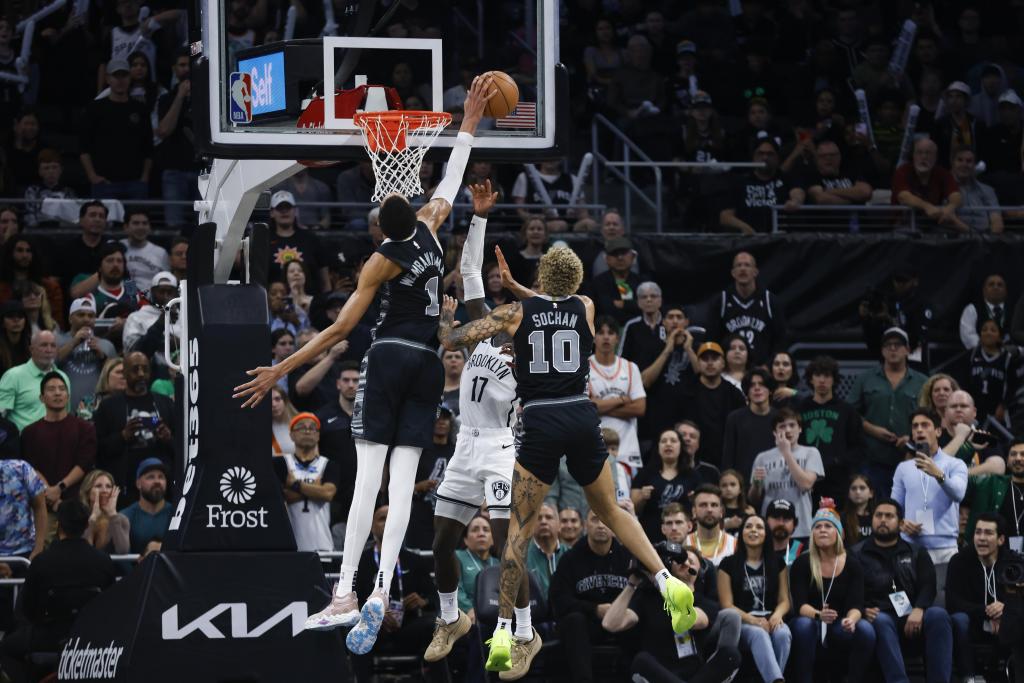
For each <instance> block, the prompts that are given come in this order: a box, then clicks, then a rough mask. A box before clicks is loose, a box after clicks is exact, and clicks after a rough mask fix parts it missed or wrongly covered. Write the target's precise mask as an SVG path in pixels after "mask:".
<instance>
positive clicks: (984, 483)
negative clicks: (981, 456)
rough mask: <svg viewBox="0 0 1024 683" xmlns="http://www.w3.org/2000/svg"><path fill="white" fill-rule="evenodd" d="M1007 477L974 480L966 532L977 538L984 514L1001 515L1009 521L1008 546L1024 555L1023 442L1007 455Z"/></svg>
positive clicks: (967, 534)
mask: <svg viewBox="0 0 1024 683" xmlns="http://www.w3.org/2000/svg"><path fill="white" fill-rule="evenodd" d="M1006 467H1007V469H1008V470H1009V473H1008V474H1006V475H999V474H988V475H983V476H980V477H971V486H970V488H969V489H968V498H967V499H966V500H965V501H964V503H963V505H964V506H965V507H967V508H968V509H969V511H970V514H969V516H968V518H967V527H966V529H965V530H964V535H965V537H966V538H974V524H975V522H976V521H977V519H978V515H980V514H982V513H983V512H998V513H999V514H1000V515H1002V517H1003V519H1004V520H1006V529H1007V531H1006V538H1007V542H1006V545H1007V547H1009V548H1010V550H1015V551H1017V552H1024V440H1022V439H1016V440H1014V441H1013V443H1011V444H1010V450H1009V451H1008V452H1007V453H1006Z"/></svg>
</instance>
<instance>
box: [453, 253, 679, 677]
mask: <svg viewBox="0 0 1024 683" xmlns="http://www.w3.org/2000/svg"><path fill="white" fill-rule="evenodd" d="M499 264H501V265H502V279H503V280H504V281H505V283H506V286H508V287H510V288H512V291H513V292H515V293H516V294H517V295H518V296H520V298H521V299H522V301H520V302H515V303H511V304H506V305H504V306H499V307H498V308H496V309H494V310H493V311H491V313H490V314H489V315H488V316H487V317H486V318H483V319H481V320H475V321H473V322H470V323H468V324H466V325H463V326H461V327H456V326H455V325H454V310H453V309H452V307H450V306H446V307H445V308H444V309H443V311H442V314H441V324H440V328H439V330H438V337H439V338H440V339H441V343H442V344H444V346H445V348H447V349H457V348H462V347H465V346H469V345H471V344H474V343H476V342H479V341H481V340H483V339H488V338H490V337H493V336H494V335H496V334H500V333H503V332H504V333H507V334H510V335H512V337H513V349H514V352H515V367H516V379H517V381H518V395H519V399H520V401H522V405H523V415H522V423H523V425H522V426H523V433H522V438H521V441H520V443H519V449H518V454H517V460H516V464H515V469H514V471H513V474H512V515H511V519H510V522H509V530H508V540H507V542H506V543H505V548H504V551H503V553H502V563H501V583H500V587H501V597H500V601H499V606H498V626H497V628H496V629H495V631H494V636H493V637H492V638H491V640H490V641H489V642H490V653H489V655H488V658H487V664H486V668H487V669H488V670H489V671H508V670H510V669H511V668H513V667H516V662H514V661H512V660H513V654H514V653H518V652H522V651H523V649H522V647H515V645H516V643H515V641H514V640H513V637H512V633H511V626H512V615H513V602H514V600H515V597H516V595H517V593H518V592H519V590H520V585H521V581H522V576H523V572H524V571H525V566H526V549H527V544H528V543H529V541H530V538H532V536H533V533H534V529H535V527H536V525H537V512H538V510H539V509H540V505H541V503H542V502H543V501H544V496H545V495H546V494H547V492H548V489H549V488H550V487H551V483H552V481H554V478H555V476H556V474H557V473H558V464H559V461H560V459H561V457H562V455H563V454H564V455H565V456H566V458H567V461H568V466H569V472H570V473H571V474H572V476H573V478H574V479H576V481H577V482H578V483H579V484H580V485H581V486H583V490H584V492H585V494H586V496H587V503H588V504H589V505H590V508H591V509H592V510H594V512H596V513H597V515H598V516H599V517H600V518H601V520H602V521H603V522H604V523H605V524H607V525H608V527H609V528H611V530H612V531H613V532H614V533H615V535H616V536H618V538H619V540H621V541H622V543H623V544H624V545H625V546H626V548H627V549H628V550H629V551H630V552H631V553H633V555H634V556H635V557H636V558H637V560H639V561H640V562H641V563H642V564H643V566H644V567H646V568H647V570H648V571H650V572H651V573H652V574H653V577H654V580H655V582H656V583H657V585H658V588H659V589H660V590H661V594H662V595H663V596H664V598H665V609H666V611H668V612H669V614H670V615H671V617H672V628H673V630H675V631H676V632H677V633H682V632H684V631H687V630H689V629H690V628H691V627H692V626H693V623H694V621H695V619H696V612H695V611H694V609H693V592H692V591H691V590H690V589H689V588H688V587H687V586H686V585H685V584H684V583H683V582H682V581H680V580H678V579H676V578H675V577H673V576H671V575H670V574H669V572H668V570H667V569H665V565H664V564H663V563H662V561H661V559H660V558H659V557H658V553H657V551H656V550H655V549H654V547H653V546H652V545H651V542H650V541H649V540H648V539H647V537H646V536H645V535H644V531H643V528H642V527H641V526H640V523H639V522H638V521H637V520H636V518H635V517H634V516H633V515H631V514H630V513H628V512H626V511H625V510H623V509H622V508H620V507H619V506H618V504H617V503H616V500H615V492H614V488H613V484H612V475H611V470H610V469H609V467H608V464H607V459H608V453H607V450H606V449H605V445H604V440H603V439H602V438H601V431H600V420H599V419H598V416H597V409H596V408H595V407H594V404H593V403H592V402H591V401H590V399H589V398H588V397H587V395H586V393H585V389H586V384H587V376H588V374H589V370H590V368H589V366H588V364H587V363H586V361H585V359H586V358H587V356H589V355H590V351H591V349H592V348H593V345H594V304H593V302H592V301H591V300H590V299H588V298H587V297H584V296H578V295H576V294H575V293H576V291H577V290H578V289H579V286H580V282H581V281H582V280H583V264H582V263H581V262H580V259H579V257H578V256H576V254H575V253H574V252H573V251H572V250H571V249H569V248H566V247H555V248H553V249H551V250H550V251H548V253H546V254H544V256H542V257H541V259H540V266H539V268H538V276H539V280H540V287H541V289H542V290H543V292H544V295H543V296H538V295H536V294H534V293H533V292H531V291H529V290H524V289H523V288H521V287H519V288H518V291H517V288H516V286H515V283H514V281H512V280H511V276H510V275H509V274H508V272H507V265H506V264H504V263H503V259H502V258H501V257H500V253H499ZM516 668H517V669H518V668H519V667H516Z"/></svg>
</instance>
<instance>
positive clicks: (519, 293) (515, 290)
mask: <svg viewBox="0 0 1024 683" xmlns="http://www.w3.org/2000/svg"><path fill="white" fill-rule="evenodd" d="M494 255H495V256H497V257H498V272H499V273H501V284H502V286H504V287H505V289H507V290H508V291H510V292H512V296H514V297H515V298H517V299H519V300H520V301H522V300H523V299H529V298H530V297H534V296H537V292H535V291H533V290H532V289H530V288H529V287H526V286H524V285H521V284H519V283H518V282H517V281H516V279H515V278H514V277H512V270H511V269H510V268H509V267H508V261H506V260H505V254H503V253H501V247H498V246H495V247H494Z"/></svg>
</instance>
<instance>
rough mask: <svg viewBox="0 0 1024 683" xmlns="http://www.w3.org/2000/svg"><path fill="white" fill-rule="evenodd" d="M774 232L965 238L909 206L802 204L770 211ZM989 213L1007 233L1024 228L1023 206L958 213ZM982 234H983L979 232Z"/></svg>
mask: <svg viewBox="0 0 1024 683" xmlns="http://www.w3.org/2000/svg"><path fill="white" fill-rule="evenodd" d="M771 211H772V232H773V233H778V232H848V233H858V232H873V231H874V232H880V231H891V230H893V229H901V230H909V231H917V230H936V231H941V232H948V233H950V234H955V235H964V234H971V233H963V232H961V231H959V230H957V229H955V228H952V227H950V226H946V225H940V224H938V223H936V222H935V221H932V220H930V219H928V218H926V217H925V216H923V215H922V214H921V213H920V212H919V211H915V210H914V209H912V208H910V207H909V206H902V205H899V204H866V205H842V206H837V205H828V204H803V205H801V206H796V207H786V206H784V205H777V206H773V207H771ZM988 213H1000V214H1001V215H1002V217H1003V225H1004V229H1019V228H1024V206H971V207H968V208H966V209H961V210H959V211H957V216H958V217H959V218H960V219H961V220H964V219H969V218H970V217H971V216H978V215H984V214H988ZM977 232H982V231H977Z"/></svg>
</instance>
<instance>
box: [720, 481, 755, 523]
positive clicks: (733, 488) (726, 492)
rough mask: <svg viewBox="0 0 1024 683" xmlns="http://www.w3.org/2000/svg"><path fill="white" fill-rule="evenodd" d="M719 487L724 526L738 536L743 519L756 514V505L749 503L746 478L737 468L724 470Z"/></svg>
mask: <svg viewBox="0 0 1024 683" xmlns="http://www.w3.org/2000/svg"><path fill="white" fill-rule="evenodd" d="M718 488H719V490H720V491H721V492H722V528H723V529H725V530H726V531H728V532H729V533H730V534H732V535H733V536H738V535H739V533H740V530H741V528H742V527H743V520H744V519H746V518H747V517H748V516H749V515H753V514H756V510H754V507H753V506H752V505H748V504H747V485H746V480H745V479H744V478H743V475H742V474H740V473H739V472H738V471H737V470H731V469H730V470H722V474H721V476H720V477H718Z"/></svg>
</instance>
